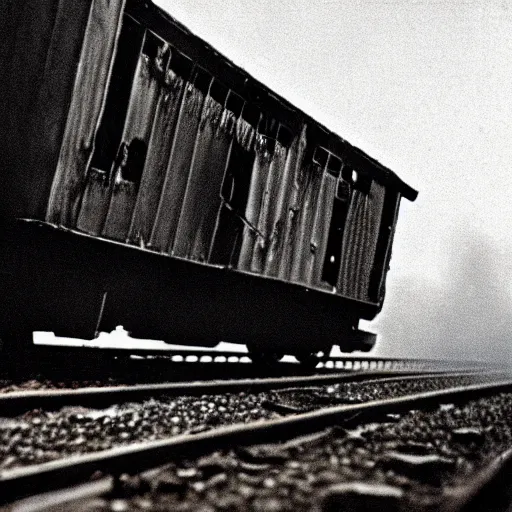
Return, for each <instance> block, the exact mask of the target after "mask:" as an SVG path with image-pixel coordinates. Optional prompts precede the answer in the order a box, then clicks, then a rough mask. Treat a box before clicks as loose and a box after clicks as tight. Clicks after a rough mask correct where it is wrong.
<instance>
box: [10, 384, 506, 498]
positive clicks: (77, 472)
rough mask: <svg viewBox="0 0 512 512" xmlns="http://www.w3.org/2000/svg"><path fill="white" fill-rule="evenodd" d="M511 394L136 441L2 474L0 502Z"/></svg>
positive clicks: (446, 392) (336, 410)
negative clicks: (207, 454)
mask: <svg viewBox="0 0 512 512" xmlns="http://www.w3.org/2000/svg"><path fill="white" fill-rule="evenodd" d="M510 391H512V379H507V380H501V381H497V382H493V383H486V384H477V385H470V386H464V387H454V388H449V389H443V390H438V391H429V392H424V393H417V394H413V395H408V396H403V397H399V398H392V399H385V400H376V401H372V402H367V403H364V404H358V405H342V406H335V407H330V408H326V409H321V410H315V411H312V412H307V413H301V414H297V415H294V416H288V417H285V418H279V419H273V420H269V421H266V422H254V423H250V424H241V425H234V426H228V427H220V428H218V429H215V430H211V431H207V432H201V433H198V434H194V435H187V434H184V435H179V436H175V437H171V438H168V439H164V440H159V441H151V442H147V443H138V444H133V445H129V446H122V447H117V448H112V449H110V450H105V451H103V452H96V453H88V454H85V455H80V456H76V457H69V458H66V459H61V460H56V461H51V462H46V463H42V464H39V465H34V466H27V467H22V468H14V469H11V470H4V471H1V472H0V503H10V502H13V501H14V500H15V499H21V498H23V497H26V496H29V495H34V494H37V493H41V492H44V491H49V490H52V489H56V488H60V489H62V488H63V487H66V486H70V485H73V484H77V483H79V482H83V481H84V480H86V479H87V478H89V477H90V476H91V475H93V474H95V473H97V472H100V473H101V472H103V473H109V474H113V475H119V474H123V473H133V474H135V473H140V472H141V471H144V470H147V469H149V468H154V467H155V466H158V465H161V464H164V463H165V462H167V461H168V460H169V459H170V458H175V457H179V456H183V455H184V456H187V457H192V456H197V455H201V454H203V453H205V452H208V451H211V450H212V447H214V448H215V450H219V449H225V448H232V447H234V446H239V445H241V444H246V445H247V444H248V445H251V444H259V443H268V442H276V441H283V440H286V439H290V438H295V437H297V436H300V435H305V434H311V433H313V432H318V431H320V430H322V429H325V428H328V427H332V426H335V425H339V424H340V422H347V421H349V420H352V421H353V420H354V419H357V422H358V423H361V422H364V421H369V420H372V419H373V420H375V419H377V418H379V417H381V416H383V415H385V414H388V413H397V412H403V411H408V410H411V409H421V408H425V407H432V406H437V405H439V404H440V403H443V402H446V401H449V402H450V403H455V402H463V401H466V400H471V399H475V398H481V397H483V396H489V395H493V394H497V393H500V392H510Z"/></svg>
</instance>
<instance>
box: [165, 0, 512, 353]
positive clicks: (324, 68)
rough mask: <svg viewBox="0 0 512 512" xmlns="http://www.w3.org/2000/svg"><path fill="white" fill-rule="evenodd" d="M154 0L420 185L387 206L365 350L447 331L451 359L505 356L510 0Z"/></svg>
mask: <svg viewBox="0 0 512 512" xmlns="http://www.w3.org/2000/svg"><path fill="white" fill-rule="evenodd" d="M155 3H157V4H158V5H160V6H161V7H163V8H164V9H165V10H167V11H168V12H169V13H170V14H171V15H173V16H174V17H175V18H177V19H178V20H179V21H181V22H182V23H184V24H185V25H186V26H187V27H188V28H190V29H191V30H192V31H193V32H194V33H196V34H197V35H199V36H201V37H202V38H203V39H206V40H207V41H208V42H210V43H211V44H212V45H213V46H215V47H216V48H217V49H218V50H219V51H221V52H222V53H224V54H225V55H226V56H228V57H229V58H230V59H232V60H233V61H234V62H235V63H236V64H238V65H240V66H241V67H243V68H245V69H246V70H247V71H248V72H250V73H251V74H253V75H254V76H255V77H256V78H258V79H259V80H260V81H262V82H264V83H265V84H267V85H268V86H270V87H271V88H272V89H274V90H275V91H276V92H278V93H280V94H281V95H283V96H284V97H285V98H287V99H289V100H290V101H291V102H293V103H295V104H296V105H298V106H299V107H300V108H302V109H303V110H304V111H306V112H307V113H309V114H310V115H312V116H313V117H315V118H316V119H318V120H319V121H321V122H322V123H324V124H325V125H327V126H328V127H329V128H331V129H333V130H334V131H336V132H337V133H338V134H339V135H341V136H342V137H344V138H346V139H347V140H349V141H350V142H351V143H352V144H355V145H356V146H359V147H360V148H361V149H363V150H365V151H366V152H367V153H369V154H370V155H371V156H373V157H375V158H377V159H378V160H380V161H381V162H382V163H383V164H385V165H386V166H388V167H390V168H391V169H393V170H395V171H396V172H397V173H398V174H399V175H400V176H401V177H402V178H403V179H404V180H405V181H407V182H408V183H410V184H411V185H412V186H413V187H415V188H417V189H418V190H419V191H420V195H419V197H418V200H417V201H416V202H415V203H409V202H407V201H405V202H404V203H402V204H403V206H402V209H401V216H400V219H399V227H398V232H397V236H396V239H395V248H394V252H393V259H392V262H391V264H392V269H391V272H390V273H389V277H388V296H387V302H386V306H385V309H384V311H383V313H382V314H381V316H380V318H379V320H378V321H377V322H375V323H374V325H375V326H376V327H377V329H378V330H379V331H380V333H381V340H380V343H379V349H378V351H379V352H381V353H402V354H407V353H410V350H413V352H415V353H418V355H426V354H434V355H437V356H443V355H445V354H451V353H452V352H453V353H455V352H454V348H453V343H451V341H450V339H451V338H457V336H459V337H460V338H461V339H460V340H459V341H458V344H459V347H458V349H459V350H460V352H461V353H462V354H463V355H464V356H466V357H469V356H471V355H473V354H474V355H475V356H482V354H485V352H486V351H488V348H489V346H495V347H496V350H494V349H493V351H495V352H507V353H508V347H509V345H510V346H511V348H512V344H509V343H508V334H509V332H512V324H511V321H509V320H508V319H507V318H506V317H507V315H506V314H505V315H500V314H499V312H505V313H510V315H508V316H510V317H512V307H510V303H509V302H510V301H509V299H510V293H511V291H512V285H511V281H510V277H509V276H510V271H511V270H512V262H511V258H510V254H512V236H511V234H510V233H511V232H512V201H511V200H510V196H511V195H512V184H511V180H510V179H509V167H510V164H511V163H512V129H511V122H512V121H511V120H512V2H510V1H508V0H480V1H471V0H451V1H450V0H416V1H415V0H359V1H357V0H344V1H340V0H324V1H321V0H283V1H280V2H278V1H275V0H258V1H241V0H208V1H206V0H202V1H199V0H172V1H171V0H157V1H156V2H155ZM476 253H478V256H477V255H476ZM475 283H476V284H475ZM469 317H471V318H469ZM497 324H499V325H498V327H496V326H497ZM509 324H511V330H510V331H509ZM483 336H486V338H485V339H486V341H485V346H480V347H479V343H480V341H481V340H482V337H483ZM461 345H464V349H461ZM404 346H405V347H406V348H404ZM408 351H409V352H408Z"/></svg>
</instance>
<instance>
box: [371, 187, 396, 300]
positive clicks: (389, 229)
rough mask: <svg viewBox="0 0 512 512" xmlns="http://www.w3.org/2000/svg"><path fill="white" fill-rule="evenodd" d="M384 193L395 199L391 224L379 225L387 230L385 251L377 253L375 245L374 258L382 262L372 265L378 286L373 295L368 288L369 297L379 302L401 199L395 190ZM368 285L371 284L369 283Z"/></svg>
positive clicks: (383, 287)
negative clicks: (375, 272)
mask: <svg viewBox="0 0 512 512" xmlns="http://www.w3.org/2000/svg"><path fill="white" fill-rule="evenodd" d="M386 195H389V196H391V197H392V198H394V199H395V200H394V204H393V208H392V222H391V225H384V226H382V225H381V228H380V229H381V230H384V229H385V230H386V232H387V233H386V234H387V237H386V238H387V241H386V242H385V245H386V249H385V252H384V251H383V252H384V254H379V247H377V253H376V258H377V257H379V258H382V260H383V263H382V264H377V265H376V268H375V266H374V269H375V270H376V271H377V272H378V273H377V275H375V279H376V281H377V280H378V286H377V289H376V290H375V293H374V295H373V296H372V293H371V292H373V290H371V288H370V290H371V292H370V299H371V300H372V301H374V302H380V303H382V301H383V300H384V295H385V287H386V274H387V272H388V270H389V262H390V260H391V252H392V247H393V239H394V237H395V231H396V223H397V221H398V212H399V210H400V199H401V196H400V194H399V193H398V192H395V191H393V190H390V189H387V190H386ZM385 199H386V196H385ZM381 250H382V249H381ZM370 286H371V284H370Z"/></svg>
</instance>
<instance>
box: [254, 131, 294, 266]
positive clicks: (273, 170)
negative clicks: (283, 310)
mask: <svg viewBox="0 0 512 512" xmlns="http://www.w3.org/2000/svg"><path fill="white" fill-rule="evenodd" d="M285 163H286V148H285V147H284V146H282V145H281V144H280V143H279V142H277V141H276V144H275V148H274V153H273V155H272V160H271V162H270V168H269V171H268V177H267V182H266V184H265V190H264V192H263V199H262V206H261V209H260V215H259V219H258V231H259V232H260V233H261V234H262V236H260V237H258V240H257V241H256V244H255V245H254V253H253V259H252V270H253V272H258V273H263V272H264V271H265V268H266V264H267V258H268V253H269V249H270V246H271V243H272V236H273V233H272V230H273V228H274V219H275V215H276V206H277V205H276V201H275V197H276V195H277V192H278V190H279V187H280V184H281V180H282V178H283V172H284V166H285Z"/></svg>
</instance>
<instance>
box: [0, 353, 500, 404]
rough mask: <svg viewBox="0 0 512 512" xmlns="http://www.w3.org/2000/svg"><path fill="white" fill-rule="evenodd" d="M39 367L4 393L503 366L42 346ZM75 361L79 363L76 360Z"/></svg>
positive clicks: (9, 380) (0, 386)
mask: <svg viewBox="0 0 512 512" xmlns="http://www.w3.org/2000/svg"><path fill="white" fill-rule="evenodd" d="M37 348H38V352H37V354H38V356H37V358H36V363H37V364H35V365H30V364H29V365H28V366H27V367H26V368H25V369H24V370H23V371H19V369H18V371H17V372H16V374H15V375H12V374H11V373H10V371H11V370H12V368H10V367H8V368H5V369H4V371H3V378H2V371H1V369H0V394H1V393H3V392H7V391H22V390H28V389H38V388H41V389H44V388H55V387H57V388H68V387H71V388H76V387H82V386H84V385H85V386H88V385H89V386H98V385H102V384H107V385H108V384H111V385H114V384H116V385H117V384H120V385H123V384H125V385H132V384H142V383H149V382H167V381H173V382H177V381H187V380H189V379H190V373H191V371H193V373H194V375H195V376H196V378H197V379H199V380H204V381H210V380H213V379H218V378H222V379H226V378H231V379H243V378H256V377H281V376H303V375H315V374H332V373H339V372H362V371H366V372H372V371H373V372H387V373H389V374H390V375H392V374H394V373H400V372H419V373H422V372H453V371H476V370H491V369H499V367H498V365H493V364H491V363H485V362H478V361H467V362H458V361H444V360H427V359H407V358H376V357H364V356H347V357H345V356H343V357H336V356H334V357H331V356H321V357H319V363H318V365H317V367H316V368H309V369H308V368H304V367H303V366H301V365H300V364H299V363H297V362H293V359H291V360H290V359H288V360H286V358H285V360H284V361H281V362H279V363H276V364H272V365H260V364H254V363H252V362H251V359H250V357H249V355H248V354H247V353H240V352H232V351H224V352H219V351H214V350H198V349H196V350H194V349H191V350H189V349H184V350H170V351H169V350H156V349H155V350H150V351H148V350H142V349H141V350H132V349H130V350H125V349H122V350H121V349H101V350H98V349H87V348H86V349H84V348H79V347H66V348H63V347H58V346H48V347H46V346H45V347H44V348H43V347H39V346H38V347H37ZM74 362H75V364H74Z"/></svg>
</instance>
